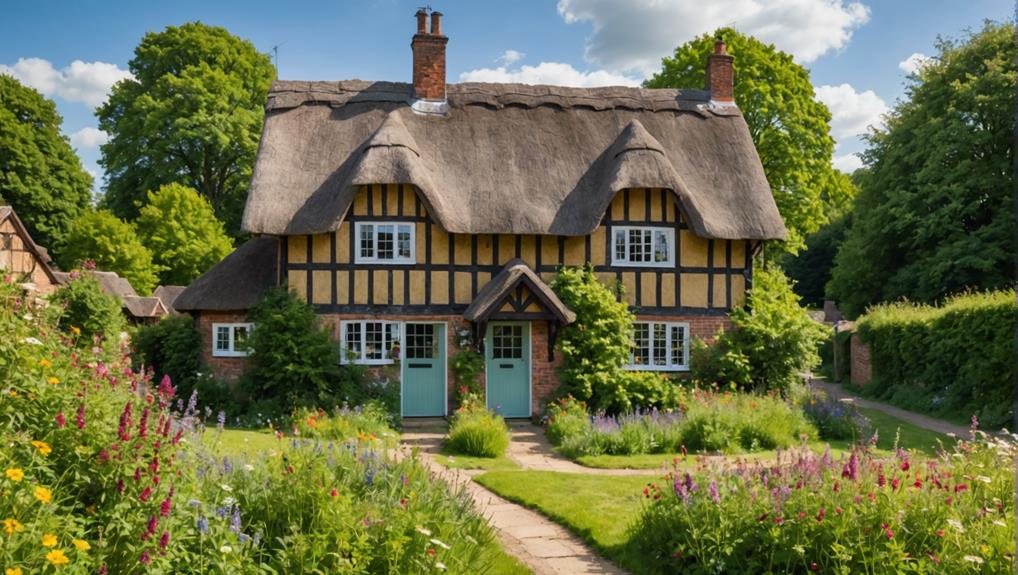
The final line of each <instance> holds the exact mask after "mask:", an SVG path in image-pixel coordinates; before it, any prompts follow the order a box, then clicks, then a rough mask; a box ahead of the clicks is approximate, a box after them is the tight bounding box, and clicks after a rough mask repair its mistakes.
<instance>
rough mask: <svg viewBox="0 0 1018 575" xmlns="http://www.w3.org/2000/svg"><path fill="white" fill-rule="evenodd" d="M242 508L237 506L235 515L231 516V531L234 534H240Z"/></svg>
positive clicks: (235, 506) (234, 510)
mask: <svg viewBox="0 0 1018 575" xmlns="http://www.w3.org/2000/svg"><path fill="white" fill-rule="evenodd" d="M240 529H241V523H240V507H239V506H237V505H234V506H233V514H231V515H230V531H233V532H234V533H240Z"/></svg>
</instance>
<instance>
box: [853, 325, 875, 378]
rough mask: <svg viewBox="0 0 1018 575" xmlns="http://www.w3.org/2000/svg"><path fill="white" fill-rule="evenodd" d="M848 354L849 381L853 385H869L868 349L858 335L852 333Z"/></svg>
mask: <svg viewBox="0 0 1018 575" xmlns="http://www.w3.org/2000/svg"><path fill="white" fill-rule="evenodd" d="M849 352H850V353H851V354H852V363H851V364H850V369H851V380H852V384H853V385H859V386H863V385H866V384H867V383H869V381H870V377H871V373H872V371H871V369H872V367H871V365H870V348H869V346H868V345H866V344H865V343H863V342H862V340H861V339H859V334H858V333H853V334H852V338H851V340H849Z"/></svg>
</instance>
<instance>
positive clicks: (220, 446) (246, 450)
mask: <svg viewBox="0 0 1018 575" xmlns="http://www.w3.org/2000/svg"><path fill="white" fill-rule="evenodd" d="M203 440H204V441H205V442H206V443H208V444H209V445H210V446H211V447H212V449H213V451H215V452H216V453H217V454H220V455H233V456H237V455H257V454H259V453H263V452H266V451H281V450H285V449H286V448H288V447H289V446H290V441H289V440H288V439H276V436H275V434H273V432H271V431H269V430H258V431H255V430H250V429H224V430H223V431H222V432H220V431H218V430H216V429H207V430H205V436H204V437H203Z"/></svg>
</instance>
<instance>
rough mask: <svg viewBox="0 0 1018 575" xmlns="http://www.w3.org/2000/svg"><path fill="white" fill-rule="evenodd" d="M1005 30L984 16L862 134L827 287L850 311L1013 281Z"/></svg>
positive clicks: (943, 46) (1010, 103)
mask: <svg viewBox="0 0 1018 575" xmlns="http://www.w3.org/2000/svg"><path fill="white" fill-rule="evenodd" d="M1014 36H1015V27H1014V25H1013V24H1010V23H1008V24H998V23H992V22H987V23H986V24H985V25H984V27H983V28H982V30H980V31H978V32H976V33H970V34H969V35H968V36H967V37H966V38H965V39H963V40H962V41H953V40H944V39H941V40H940V41H939V43H938V46H937V48H938V50H939V55H938V56H937V57H936V58H934V59H932V60H931V61H930V62H928V63H927V64H926V65H924V66H923V67H921V68H920V69H919V70H918V71H917V72H916V73H915V74H914V75H912V76H911V79H910V85H909V86H908V88H907V92H906V99H905V100H904V101H902V102H900V103H899V104H898V105H897V106H896V107H895V109H894V110H893V111H892V112H891V114H890V116H889V117H888V121H887V126H886V128H884V129H882V130H878V131H877V132H875V133H874V134H872V135H871V136H870V137H869V148H868V150H867V151H866V153H865V155H864V158H863V159H864V161H865V162H866V163H867V164H868V165H869V166H870V174H869V175H868V176H867V177H866V178H864V179H863V180H862V190H861V191H860V193H859V196H858V197H857V198H856V205H855V211H854V215H853V222H852V226H851V228H850V229H849V230H848V232H847V235H846V239H845V243H844V244H843V245H842V248H841V250H840V251H839V252H838V256H837V258H836V260H835V268H834V271H833V274H832V278H831V283H830V286H829V291H830V293H831V295H833V296H834V297H835V298H836V299H838V300H840V301H841V302H843V306H842V309H843V310H844V311H846V312H847V313H848V314H850V315H857V314H859V313H861V312H863V311H864V310H865V308H866V307H867V306H868V305H870V304H872V303H875V302H878V301H885V300H892V299H897V298H901V297H907V298H909V299H912V300H917V301H924V302H933V301H937V300H939V299H941V298H943V297H944V296H946V295H948V294H952V293H956V292H959V291H963V290H965V289H992V288H1001V287H1005V286H1008V285H1010V284H1011V282H1012V281H1013V280H1014V278H1013V276H1012V271H1011V270H1012V258H1013V254H1014V251H1013V250H1014V245H1013V236H1012V234H1013V232H1014V229H1015V218H1014V212H1013V211H1012V209H1013V208H1012V205H1011V196H1012V193H1013V190H1014V174H1013V172H1012V166H1013V161H1014V147H1013V145H1014V141H1013V135H1014V128H1015V123H1014V122H1015V118H1014V113H1015V108H1014V94H1015V88H1016V78H1018V74H1016V69H1015V58H1016V57H1018V49H1016V47H1015V41H1014Z"/></svg>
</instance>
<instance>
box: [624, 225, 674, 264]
mask: <svg viewBox="0 0 1018 575" xmlns="http://www.w3.org/2000/svg"><path fill="white" fill-rule="evenodd" d="M612 265H616V266H633V267H672V266H674V265H675V230H673V229H672V228H655V227H643V226H617V227H613V228H612Z"/></svg>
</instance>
